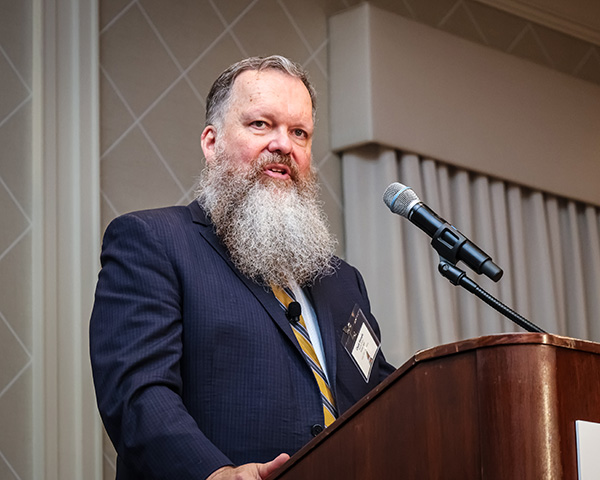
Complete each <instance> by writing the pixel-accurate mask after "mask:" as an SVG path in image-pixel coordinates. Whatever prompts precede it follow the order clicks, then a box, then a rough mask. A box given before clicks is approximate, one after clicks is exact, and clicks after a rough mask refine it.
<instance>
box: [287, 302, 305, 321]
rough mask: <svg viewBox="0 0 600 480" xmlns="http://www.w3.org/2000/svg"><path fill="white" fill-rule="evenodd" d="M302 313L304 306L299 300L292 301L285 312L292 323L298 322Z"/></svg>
mask: <svg viewBox="0 0 600 480" xmlns="http://www.w3.org/2000/svg"><path fill="white" fill-rule="evenodd" d="M300 315H302V307H301V306H300V304H299V303H298V302H290V304H289V305H288V307H287V311H286V312H285V316H286V317H287V319H288V320H289V321H290V322H292V323H298V322H299V321H300Z"/></svg>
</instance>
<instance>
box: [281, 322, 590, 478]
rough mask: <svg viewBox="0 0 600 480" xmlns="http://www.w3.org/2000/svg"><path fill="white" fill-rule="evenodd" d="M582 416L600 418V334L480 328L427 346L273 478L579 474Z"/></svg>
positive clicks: (558, 475)
mask: <svg viewBox="0 0 600 480" xmlns="http://www.w3.org/2000/svg"><path fill="white" fill-rule="evenodd" d="M576 420H587V421H591V422H600V344H597V343H592V342H586V341H582V340H575V339H571V338H566V337H559V336H555V335H549V334H540V333H523V334H506V335H494V336H486V337H480V338H476V339H472V340H465V341H461V342H457V343H453V344H449V345H442V346H439V347H435V348H432V349H428V350H424V351H421V352H419V353H417V354H416V355H415V356H414V357H412V358H411V359H410V360H409V361H408V362H406V363H405V364H404V365H403V366H402V367H400V368H399V369H398V370H397V371H396V372H395V373H394V374H392V375H391V376H390V377H389V378H388V379H386V380H385V381H384V382H383V383H382V384H380V385H379V386H378V387H377V388H376V389H374V390H373V391H372V392H371V393H369V394H368V395H367V396H366V397H365V398H363V399H362V400H361V401H360V402H359V403H358V404H356V405H355V406H354V407H352V409H350V410H349V411H347V412H346V413H345V414H344V415H343V416H342V417H340V418H339V419H338V421H336V422H335V423H334V424H333V425H332V426H331V427H329V428H328V429H326V430H325V431H324V432H323V433H322V434H320V435H319V436H318V437H316V438H315V439H314V440H312V441H311V442H310V443H309V444H307V445H306V446H305V447H304V448H302V449H301V450H300V451H299V452H298V453H296V454H295V455H294V456H293V457H292V458H291V459H290V460H289V461H288V462H287V463H286V464H285V465H284V466H283V467H281V469H280V470H278V471H277V472H275V474H274V475H273V476H272V477H270V480H271V479H273V480H275V479H278V480H308V479H310V480H321V479H322V480H332V479H343V480H353V479H355V480H372V479H373V480H374V479H377V480H379V479H383V480H388V479H420V480H421V479H436V480H437V479H452V480H453V479H478V478H482V479H486V480H487V479H497V480H507V479H510V480H514V479H535V480H539V479H573V480H576V479H577V449H576V435H575V421H576ZM598 454H599V455H600V448H599V450H598ZM599 478H600V473H599Z"/></svg>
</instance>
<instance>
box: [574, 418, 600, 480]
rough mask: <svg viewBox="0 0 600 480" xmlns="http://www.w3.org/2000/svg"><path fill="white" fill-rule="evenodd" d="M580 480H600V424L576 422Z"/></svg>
mask: <svg viewBox="0 0 600 480" xmlns="http://www.w3.org/2000/svg"><path fill="white" fill-rule="evenodd" d="M575 432H576V435H577V470H578V472H579V480H597V479H598V478H600V455H599V454H598V453H599V452H600V423H594V422H586V421H584V420H576V421H575Z"/></svg>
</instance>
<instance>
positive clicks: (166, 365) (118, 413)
mask: <svg viewBox="0 0 600 480" xmlns="http://www.w3.org/2000/svg"><path fill="white" fill-rule="evenodd" d="M101 259H102V270H101V272H100V274H99V279H98V285H97V289H96V300H95V305H94V310H93V314H92V318H91V323H90V346H91V357H92V366H93V373H94V381H95V386H96V395H97V399H98V405H99V409H100V413H101V415H102V418H103V421H104V424H105V427H106V430H107V432H108V434H109V436H110V437H111V439H112V441H113V443H114V445H115V447H116V450H117V453H118V465H117V478H118V479H134V478H135V479H141V478H144V479H150V478H172V479H178V480H182V479H188V478H190V479H191V478H194V479H203V478H206V477H207V476H208V475H209V474H210V473H211V472H213V471H214V470H216V469H217V468H219V467H221V466H223V465H227V464H243V463H247V462H265V461H269V460H271V459H272V458H274V457H275V456H277V455H278V454H279V453H281V452H287V453H289V454H293V453H294V452H295V451H297V450H298V449H299V448H300V447H301V446H302V445H304V444H305V443H306V442H308V441H309V440H310V439H311V438H312V434H311V427H312V426H313V425H315V424H323V411H322V405H321V401H320V394H319V389H318V387H317V384H316V382H315V379H314V376H313V374H312V372H311V370H310V368H309V367H308V365H307V364H306V363H305V361H304V359H303V356H302V353H301V350H300V347H299V346H298V343H297V341H296V339H295V337H294V334H293V332H292V329H291V327H290V325H289V322H288V320H287V319H286V317H285V312H284V310H283V309H282V308H281V306H280V305H279V303H278V301H277V299H276V298H275V296H274V295H273V293H272V292H271V291H270V290H269V289H266V288H264V287H261V286H259V285H257V284H256V283H254V282H252V281H251V280H249V279H248V278H246V277H245V276H243V275H242V274H241V273H240V272H239V271H238V270H237V269H236V268H235V267H234V266H233V264H232V262H231V260H230V258H229V255H228V253H227V251H226V249H225V247H224V246H223V245H222V244H221V242H220V241H219V239H218V238H217V237H216V235H215V234H214V231H213V226H212V224H211V223H210V221H209V220H208V219H207V217H206V215H205V214H204V211H203V210H202V208H200V206H199V205H198V204H197V203H196V202H193V203H192V204H190V205H188V206H187V207H183V206H182V207H168V208H163V209H157V210H148V211H143V212H135V213H131V214H127V215H124V216H122V217H119V218H117V219H116V220H114V221H113V222H112V223H111V225H110V226H109V227H108V228H107V231H106V234H105V237H104V243H103V252H102V257H101ZM308 295H309V298H310V300H311V301H312V304H313V306H314V309H315V312H316V315H317V318H318V323H319V327H320V331H321V335H322V340H323V348H324V351H325V357H326V364H327V370H328V375H329V378H330V379H333V381H332V389H333V392H334V395H335V398H336V400H337V405H338V408H339V410H340V412H343V411H345V410H346V409H348V408H349V407H350V406H351V405H352V404H354V403H355V402H356V401H357V400H359V399H360V398H361V397H363V396H364V395H365V394H366V393H368V392H369V391H370V390H371V389H372V388H373V387H375V385H377V383H379V382H380V381H381V380H382V379H383V378H385V377H386V376H387V375H388V374H389V373H391V372H392V371H393V367H391V366H390V365H389V364H388V363H387V362H386V361H385V359H384V357H383V355H382V354H381V353H380V354H379V355H378V356H377V359H376V362H375V365H374V367H373V372H372V375H371V379H370V381H369V383H366V382H365V380H364V379H363V378H362V377H361V375H360V373H359V371H358V370H357V368H356V367H355V365H354V363H353V362H352V360H351V359H350V356H349V355H348V353H347V352H346V351H345V350H344V349H343V347H342V345H341V334H342V328H343V326H344V325H345V324H346V322H347V321H348V319H349V317H350V314H351V312H352V309H353V308H354V306H355V304H358V305H359V306H360V307H361V308H362V311H363V312H364V313H365V315H366V316H367V318H368V320H369V322H370V323H371V326H372V327H373V328H374V329H375V332H376V333H377V335H379V328H378V326H377V323H376V321H375V319H374V318H373V317H372V315H371V313H370V307H369V301H368V298H367V293H366V290H365V287H364V284H363V281H362V278H361V276H360V274H359V273H358V271H357V270H356V269H354V268H353V267H351V266H349V265H348V264H346V263H344V262H341V264H340V268H339V269H338V271H337V273H336V274H335V275H333V276H329V277H325V278H323V279H321V280H319V281H317V282H316V284H315V285H314V286H313V287H311V288H309V289H308Z"/></svg>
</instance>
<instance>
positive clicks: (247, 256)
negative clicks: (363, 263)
mask: <svg viewBox="0 0 600 480" xmlns="http://www.w3.org/2000/svg"><path fill="white" fill-rule="evenodd" d="M214 160H215V161H214V162H213V163H212V165H211V166H207V168H206V169H205V170H204V172H203V173H202V177H201V179H200V182H199V184H198V187H197V189H196V195H197V198H198V201H199V202H200V204H201V205H202V206H203V207H204V209H205V210H206V211H207V212H208V214H209V215H210V218H211V220H212V222H213V224H214V226H215V229H216V233H217V235H218V236H219V238H220V239H221V241H222V242H223V243H224V244H225V246H226V247H227V249H228V251H229V254H230V256H231V259H232V261H233V263H234V264H235V266H236V267H237V268H238V269H239V270H240V271H241V272H242V273H243V274H244V275H246V276H248V277H249V278H251V279H252V280H254V281H255V282H257V283H259V284H262V285H270V284H276V285H280V286H288V285H290V284H291V283H293V282H297V283H298V284H299V285H300V286H306V285H310V284H311V283H313V282H314V281H315V280H316V279H318V278H319V277H321V276H325V275H330V274H333V273H334V272H335V267H336V261H337V259H336V258H335V257H334V251H335V246H336V243H337V242H336V240H335V238H334V237H333V235H331V234H330V232H329V228H328V222H327V219H326V216H325V213H324V212H323V209H322V206H321V203H320V202H319V200H318V185H317V182H316V175H315V173H314V171H311V172H310V174H308V175H306V177H301V176H300V175H299V173H298V170H297V167H296V164H295V163H294V162H293V161H292V160H291V159H290V158H289V157H287V156H282V155H277V154H270V155H263V156H261V157H260V158H259V159H258V160H256V161H255V163H254V164H253V165H251V166H246V165H244V166H241V167H240V166H239V165H236V164H235V162H233V161H232V160H231V158H230V157H229V156H228V155H227V154H226V153H224V152H223V151H221V152H218V153H217V156H216V158H215V159H214ZM269 163H281V164H285V165H287V166H288V167H290V169H291V180H285V181H282V180H275V179H271V178H269V177H266V176H265V175H264V173H263V166H264V165H267V164H269Z"/></svg>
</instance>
